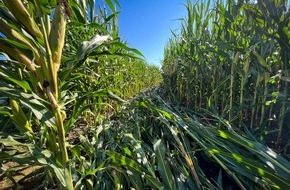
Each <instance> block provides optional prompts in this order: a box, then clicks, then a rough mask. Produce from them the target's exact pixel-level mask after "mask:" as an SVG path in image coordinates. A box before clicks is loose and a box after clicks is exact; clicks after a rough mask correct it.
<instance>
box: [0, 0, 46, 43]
mask: <svg viewBox="0 0 290 190" xmlns="http://www.w3.org/2000/svg"><path fill="white" fill-rule="evenodd" d="M3 2H4V3H5V5H6V6H7V8H8V9H9V10H10V11H11V13H12V14H13V15H14V17H15V18H17V19H18V20H19V21H20V23H21V24H22V25H23V26H24V27H25V28H26V30H27V31H28V32H29V33H30V34H31V35H32V36H34V37H37V38H39V39H41V40H43V36H42V34H41V32H40V29H39V27H38V25H37V24H36V23H35V21H34V20H33V19H32V17H31V15H30V14H29V12H28V11H27V10H26V8H25V6H24V5H23V3H22V2H21V0H3Z"/></svg>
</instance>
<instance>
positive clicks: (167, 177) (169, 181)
mask: <svg viewBox="0 0 290 190" xmlns="http://www.w3.org/2000/svg"><path fill="white" fill-rule="evenodd" d="M154 151H155V154H156V158H157V162H158V172H159V173H160V176H161V179H162V181H163V183H164V184H165V187H166V189H175V183H174V177H173V175H172V172H171V169H170V166H169V165H168V163H167V161H166V160H167V159H166V156H165V151H166V149H165V146H164V145H163V143H162V140H161V139H159V140H157V141H156V142H155V143H154Z"/></svg>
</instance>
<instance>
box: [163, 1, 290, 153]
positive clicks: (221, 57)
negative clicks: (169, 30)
mask: <svg viewBox="0 0 290 190" xmlns="http://www.w3.org/2000/svg"><path fill="white" fill-rule="evenodd" d="M288 6H289V3H288V1H268V0H267V1H257V2H256V3H252V1H217V2H216V3H214V5H213V4H211V1H200V2H197V3H196V4H193V3H192V2H191V1H188V3H187V4H186V5H185V8H186V9H187V12H188V15H187V17H186V18H182V19H180V20H181V32H180V33H179V34H175V33H173V37H172V38H171V39H170V40H169V42H168V45H167V47H166V48H165V50H164V60H163V65H162V70H163V75H164V90H165V92H166V93H167V98H168V99H169V100H170V101H171V102H174V103H176V104H181V105H183V106H186V107H188V108H192V109H194V110H195V109H198V108H204V109H207V110H210V111H211V112H213V113H215V114H217V115H219V116H220V117H222V118H228V120H229V122H230V123H231V124H234V125H235V126H238V127H237V128H236V130H240V129H242V127H243V126H244V125H246V126H249V128H250V129H253V130H256V131H259V132H258V133H259V136H260V137H261V139H260V140H261V141H265V138H266V140H267V138H271V141H273V140H274V141H275V142H276V148H277V149H280V148H283V147H285V145H286V144H287V139H289V138H288V137H287V136H285V135H283V134H285V132H286V131H288V129H289V127H290V126H289V122H287V120H288V119H287V118H288V117H289V109H288V108H289V95H288V94H289V88H288V82H289V81H287V79H288V76H289V74H288V67H289V63H290V54H289V52H290V49H289V47H290V46H289V45H290V38H289V31H288V30H289V26H290V25H289V7H288ZM286 31H288V32H286ZM285 32H286V33H287V34H286V33H285ZM279 73H280V74H279ZM273 93H274V94H277V93H279V96H273ZM282 97H283V98H282ZM276 129H277V130H276ZM273 130H276V131H278V133H277V132H276V133H275V134H273V133H272V134H271V135H268V136H267V135H265V133H267V131H273ZM273 138H275V139H273ZM280 146H283V147H280Z"/></svg>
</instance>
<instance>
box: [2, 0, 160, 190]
mask: <svg viewBox="0 0 290 190" xmlns="http://www.w3.org/2000/svg"><path fill="white" fill-rule="evenodd" d="M98 3H100V4H99V5H98V4H96V1H94V0H85V1H79V0H44V1H35V0H28V1H21V0H1V1H0V41H1V43H0V53H1V54H2V55H1V60H0V62H1V65H0V79H1V80H0V102H1V103H0V106H1V107H0V124H1V126H0V130H1V138H0V145H1V147H0V148H1V153H0V160H1V164H3V165H1V174H0V179H3V178H4V177H9V178H11V180H13V172H14V171H16V170H17V169H21V167H22V166H24V165H25V164H26V165H27V164H29V165H30V166H35V165H38V166H41V167H40V168H39V169H36V171H35V172H33V173H32V174H31V175H29V176H26V177H25V178H23V179H22V180H21V181H20V182H19V183H18V182H16V181H14V183H15V184H14V185H15V187H17V186H18V187H20V186H19V185H20V183H24V182H25V180H28V179H29V178H30V177H31V176H39V175H40V174H42V175H40V176H42V177H43V178H44V180H40V181H41V182H40V183H39V184H37V185H38V186H41V187H42V188H47V187H51V186H57V187H58V189H74V188H75V187H77V186H81V185H82V184H83V183H88V181H86V180H85V181H82V179H83V178H82V177H83V176H84V175H83V173H84V172H85V171H84V170H83V168H80V167H73V166H76V165H75V162H76V160H73V159H72V158H76V156H73V155H74V154H77V155H78V152H74V151H73V149H71V148H72V147H71V146H72V145H70V144H69V142H68V141H67V140H66V137H67V135H68V133H69V132H70V130H71V129H72V128H73V127H75V126H78V125H80V124H82V125H83V124H85V125H88V124H91V123H92V122H91V120H93V121H95V118H97V116H98V115H100V114H104V113H103V112H104V110H105V112H106V111H107V110H108V109H107V108H106V109H105V108H104V106H103V105H106V106H107V107H112V106H110V104H111V103H112V102H111V100H110V99H113V100H118V101H121V102H122V101H123V102H124V100H122V99H121V98H120V97H118V96H117V95H115V94H113V93H112V92H117V93H119V91H121V89H122V88H121V87H120V86H117V85H119V83H118V84H117V83H115V82H112V83H108V81H106V80H109V77H108V76H107V75H108V73H106V72H107V70H109V68H113V67H115V70H116V71H117V72H118V74H119V75H120V76H117V74H116V73H117V72H112V73H110V75H112V76H113V79H114V80H115V81H117V77H119V78H123V77H125V74H126V75H129V73H128V72H131V71H126V72H127V73H126V72H125V71H123V70H120V68H122V67H123V68H124V69H127V68H125V66H123V64H125V63H126V66H127V65H130V63H134V64H135V62H141V63H142V64H143V65H144V67H145V68H147V65H146V64H145V63H144V61H142V60H140V58H141V57H142V55H141V53H140V52H139V51H137V50H135V49H131V48H128V47H127V45H126V44H125V43H122V42H121V41H120V38H119V36H118V35H119V34H118V27H117V14H118V12H117V10H116V7H118V6H120V5H119V3H118V1H117V0H112V1H111V0H105V2H103V3H102V2H98ZM114 62H115V65H114ZM142 69H143V68H142ZM132 70H133V69H132ZM139 72H140V73H143V72H142V71H139ZM158 74H160V73H157V74H156V75H158ZM139 76H140V75H139ZM124 80H125V79H124ZM131 83H132V81H131ZM111 84H112V86H110V85H111ZM126 85H127V86H125V88H124V90H126V88H129V86H130V85H129V83H128V84H126ZM119 94H120V95H121V93H119ZM132 95H133V94H130V93H127V94H126V95H125V97H129V96H132ZM90 114H91V115H90ZM106 114H107V113H106ZM92 118H93V119H92ZM14 129H15V130H14ZM81 130H82V129H81V128H80V131H81ZM5 132H8V134H9V136H8V137H7V136H6V135H7V133H5ZM12 132H14V133H13V134H12ZM19 132H20V133H19ZM76 135H78V134H76ZM6 137H7V138H6ZM7 150H11V151H7ZM6 151H7V152H6ZM77 158H79V159H80V160H81V159H82V157H81V158H80V157H77ZM8 161H14V162H17V163H19V164H20V166H17V167H12V168H5V163H6V162H8ZM78 163H79V162H78ZM72 168H73V169H72ZM35 174H37V175H35ZM38 174H39V175H38ZM43 174H44V175H43ZM43 178H41V179H43ZM77 181H79V182H78V183H77V184H76V182H77Z"/></svg>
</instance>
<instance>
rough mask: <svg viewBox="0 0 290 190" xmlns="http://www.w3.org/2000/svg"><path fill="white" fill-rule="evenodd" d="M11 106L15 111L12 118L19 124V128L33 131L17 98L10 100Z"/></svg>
mask: <svg viewBox="0 0 290 190" xmlns="http://www.w3.org/2000/svg"><path fill="white" fill-rule="evenodd" d="M10 107H11V109H12V113H13V115H12V116H11V118H12V120H13V121H14V122H15V123H16V124H17V125H18V127H19V129H20V130H21V131H24V132H30V133H33V130H32V128H31V124H30V123H29V121H28V119H27V117H26V116H25V114H24V112H23V110H22V109H21V107H20V106H19V104H18V103H17V101H16V100H10Z"/></svg>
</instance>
